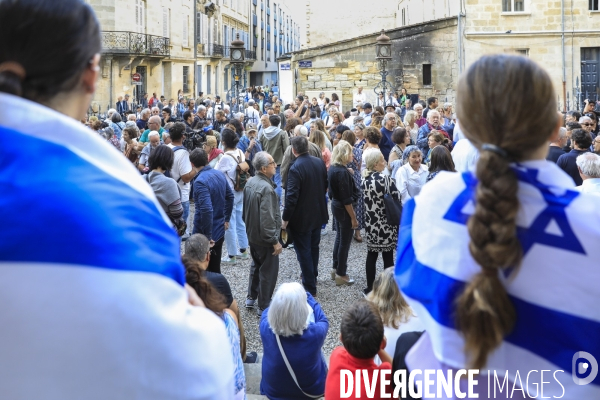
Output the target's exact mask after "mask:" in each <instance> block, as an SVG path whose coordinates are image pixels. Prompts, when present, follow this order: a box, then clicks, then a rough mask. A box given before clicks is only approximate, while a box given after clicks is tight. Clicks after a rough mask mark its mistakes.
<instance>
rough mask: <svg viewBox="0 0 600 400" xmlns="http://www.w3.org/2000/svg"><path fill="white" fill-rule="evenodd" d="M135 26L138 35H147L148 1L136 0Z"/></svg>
mask: <svg viewBox="0 0 600 400" xmlns="http://www.w3.org/2000/svg"><path fill="white" fill-rule="evenodd" d="M135 26H136V30H137V32H138V33H146V0H135Z"/></svg>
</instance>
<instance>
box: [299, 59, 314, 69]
mask: <svg viewBox="0 0 600 400" xmlns="http://www.w3.org/2000/svg"><path fill="white" fill-rule="evenodd" d="M298 67H300V68H312V61H311V60H304V61H298Z"/></svg>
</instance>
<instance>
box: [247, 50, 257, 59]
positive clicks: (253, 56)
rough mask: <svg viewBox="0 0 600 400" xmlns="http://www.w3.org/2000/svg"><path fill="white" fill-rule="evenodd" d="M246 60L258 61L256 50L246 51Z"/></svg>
mask: <svg viewBox="0 0 600 400" xmlns="http://www.w3.org/2000/svg"><path fill="white" fill-rule="evenodd" d="M246 60H256V52H255V51H254V50H246Z"/></svg>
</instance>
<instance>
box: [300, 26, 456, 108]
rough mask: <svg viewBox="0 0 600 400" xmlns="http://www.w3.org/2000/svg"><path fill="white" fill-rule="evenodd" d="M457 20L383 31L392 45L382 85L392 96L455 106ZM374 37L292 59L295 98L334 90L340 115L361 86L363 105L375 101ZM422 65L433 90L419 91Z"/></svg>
mask: <svg viewBox="0 0 600 400" xmlns="http://www.w3.org/2000/svg"><path fill="white" fill-rule="evenodd" d="M456 25H457V20H456V18H449V19H445V20H439V21H433V22H429V23H424V24H420V25H416V26H411V27H405V28H401V29H395V30H391V31H387V32H386V35H388V36H389V37H390V39H391V41H392V55H393V58H392V61H391V62H390V63H388V70H389V71H390V73H389V75H388V76H387V80H388V81H389V82H391V83H392V85H393V86H394V88H395V89H396V90H398V91H399V90H400V88H402V87H404V88H406V89H407V90H408V92H409V93H411V94H414V93H418V94H419V95H420V96H421V98H427V97H430V96H432V95H435V96H437V97H439V98H440V101H450V102H452V101H453V100H454V96H455V90H456V84H457V81H458V66H457V62H458V58H457V46H456V37H457V33H456ZM378 35H379V33H377V34H375V33H374V34H371V35H367V36H362V37H358V38H355V39H351V40H347V41H342V42H337V43H333V44H331V45H327V46H321V47H316V48H311V49H306V50H303V51H299V52H295V53H293V54H292V67H293V68H295V69H297V71H298V79H297V82H296V93H298V92H307V91H313V90H319V89H327V90H338V91H340V92H341V93H342V95H343V100H342V101H343V109H344V110H348V109H350V108H351V107H352V95H353V93H355V92H356V88H358V87H359V86H362V87H363V89H364V92H365V93H366V94H367V100H369V101H374V100H375V99H376V96H375V93H374V92H373V89H374V88H375V86H376V85H377V84H378V83H379V82H380V81H381V76H380V74H379V69H378V66H377V64H376V55H375V39H376V38H377V36H378ZM306 60H310V61H312V68H299V64H298V61H306ZM423 64H431V66H432V67H431V70H432V77H431V78H432V84H431V85H423Z"/></svg>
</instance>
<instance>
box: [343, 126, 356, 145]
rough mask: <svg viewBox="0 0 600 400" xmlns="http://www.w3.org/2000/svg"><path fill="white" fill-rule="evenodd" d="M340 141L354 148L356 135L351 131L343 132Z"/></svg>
mask: <svg viewBox="0 0 600 400" xmlns="http://www.w3.org/2000/svg"><path fill="white" fill-rule="evenodd" d="M342 140H345V141H346V142H348V143H350V146H353V147H354V144H355V143H356V135H355V134H354V132H352V131H351V130H347V131H344V133H342Z"/></svg>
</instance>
